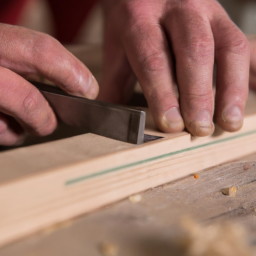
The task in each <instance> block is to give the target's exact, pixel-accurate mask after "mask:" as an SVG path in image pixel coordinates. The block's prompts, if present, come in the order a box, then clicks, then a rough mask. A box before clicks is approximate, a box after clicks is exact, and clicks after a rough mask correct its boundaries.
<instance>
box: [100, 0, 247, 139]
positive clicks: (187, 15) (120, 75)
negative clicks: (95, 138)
mask: <svg viewBox="0 0 256 256" xmlns="http://www.w3.org/2000/svg"><path fill="white" fill-rule="evenodd" d="M103 6H104V11H105V56H104V74H103V79H102V84H101V89H100V94H99V99H101V100H105V101H110V102H114V103H125V102H126V101H127V100H128V98H129V96H130V95H131V92H132V88H133V86H134V82H135V76H136V77H137V79H138V81H139V83H140V85H141V87H142V90H143V93H144V95H145V97H146V99H147V102H148V105H149V108H150V110H151V112H152V115H153V117H154V120H155V122H156V124H157V126H158V128H159V129H160V130H162V131H164V132H179V131H182V130H183V129H184V128H185V127H186V129H187V130H188V131H189V132H190V133H191V134H193V135H195V136H207V135H210V134H211V133H212V132H213V130H214V124H213V118H214V121H215V122H216V123H217V124H218V125H219V126H220V127H221V128H222V129H223V130H225V131H229V132H233V131H237V130H239V129H240V128H241V126H242V124H243V116H244V107H245V103H246V100H247V95H248V79H249V63H250V47H249V43H248V41H247V39H246V37H245V35H244V34H243V33H242V32H241V31H240V30H239V29H238V28H237V27H236V25H235V24H234V23H233V22H232V21H231V20H230V18H229V17H228V15H227V13H226V12H225V11H224V9H223V8H222V7H221V5H220V4H219V3H218V2H217V1H215V0H207V1H206V0H139V1H138V0H103ZM214 63H215V64H216V96H215V97H214V94H213V90H212V84H213V69H214ZM176 83H177V86H178V91H179V99H178V98H177V96H176V94H175V84H176Z"/></svg>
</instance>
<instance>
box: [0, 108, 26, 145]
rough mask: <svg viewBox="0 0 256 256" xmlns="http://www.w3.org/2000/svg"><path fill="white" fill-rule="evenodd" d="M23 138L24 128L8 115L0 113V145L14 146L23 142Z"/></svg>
mask: <svg viewBox="0 0 256 256" xmlns="http://www.w3.org/2000/svg"><path fill="white" fill-rule="evenodd" d="M24 139H25V133H24V130H23V129H22V128H21V127H20V125H19V124H18V123H17V122H16V121H15V120H14V119H13V120H11V119H10V117H8V116H6V115H4V114H2V113H0V145H2V146H16V145H20V144H22V143H23V141H24Z"/></svg>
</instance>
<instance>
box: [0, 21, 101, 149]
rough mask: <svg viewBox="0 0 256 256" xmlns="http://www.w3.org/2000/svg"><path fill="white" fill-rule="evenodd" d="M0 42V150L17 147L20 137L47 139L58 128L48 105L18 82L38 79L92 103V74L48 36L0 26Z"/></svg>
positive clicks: (27, 85) (95, 90)
mask: <svg viewBox="0 0 256 256" xmlns="http://www.w3.org/2000/svg"><path fill="white" fill-rule="evenodd" d="M0 38H1V41H0V77H1V79H0V145H5V146H10V145H16V144H20V143H21V142H22V141H23V139H24V134H25V133H24V131H26V132H28V133H30V134H32V135H38V136H45V135H48V134H50V133H52V132H53V131H54V129H55V128H56V126H57V119H56V116H55V114H54V112H53V110H52V108H51V107H50V105H49V104H48V102H47V101H46V100H45V98H44V97H43V95H42V94H41V93H40V92H39V90H38V89H37V88H35V87H34V86H33V85H32V84H30V83H29V82H28V81H27V80H25V79H24V78H23V77H22V76H26V75H31V74H32V75H33V74H39V75H42V76H43V77H45V78H47V79H48V80H50V81H52V82H54V83H55V84H57V85H58V86H59V87H61V88H62V89H63V90H65V91H66V92H67V93H69V94H72V95H76V96H81V97H86V98H89V99H95V98H96V96H97V94H98V91H99V87H98V83H97V82H96V80H95V78H94V77H93V75H92V74H91V72H90V71H89V70H88V68H86V67H85V66H84V65H83V63H82V62H80V61H79V60H78V59H76V58H75V57H74V56H73V55H72V54H71V53H70V52H68V51H67V50H66V49H65V48H64V47H63V46H62V45H61V44H60V43H59V42H58V41H57V40H55V39H54V38H52V37H51V36H49V35H46V34H43V33H39V32H36V31H32V30H29V29H26V28H22V27H17V26H11V25H7V24H0ZM21 75H22V76H21Z"/></svg>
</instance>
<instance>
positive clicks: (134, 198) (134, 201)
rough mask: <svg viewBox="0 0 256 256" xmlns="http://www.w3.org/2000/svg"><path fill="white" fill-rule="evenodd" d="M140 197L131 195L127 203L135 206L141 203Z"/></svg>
mask: <svg viewBox="0 0 256 256" xmlns="http://www.w3.org/2000/svg"><path fill="white" fill-rule="evenodd" d="M141 199H142V196H141V195H140V194H137V195H132V196H130V197H129V201H130V202H131V203H133V204H137V203H139V202H140V201H141Z"/></svg>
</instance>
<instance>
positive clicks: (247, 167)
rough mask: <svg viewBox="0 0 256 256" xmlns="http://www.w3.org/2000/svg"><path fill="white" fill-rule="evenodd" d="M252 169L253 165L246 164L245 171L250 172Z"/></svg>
mask: <svg viewBox="0 0 256 256" xmlns="http://www.w3.org/2000/svg"><path fill="white" fill-rule="evenodd" d="M251 167H252V165H251V164H244V170H245V171H246V170H248V169H250V168H251Z"/></svg>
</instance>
